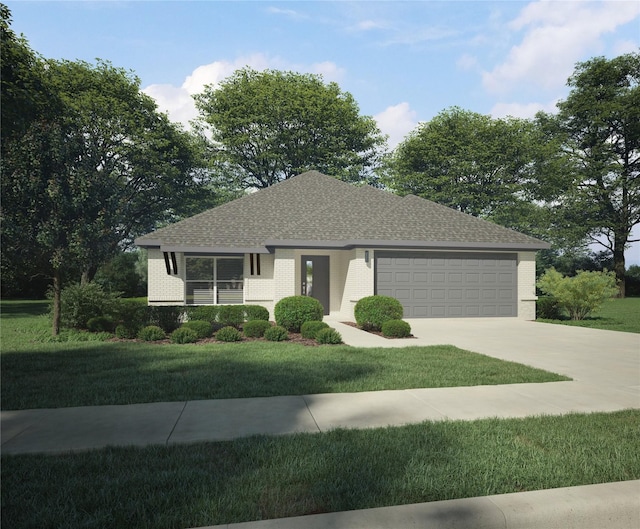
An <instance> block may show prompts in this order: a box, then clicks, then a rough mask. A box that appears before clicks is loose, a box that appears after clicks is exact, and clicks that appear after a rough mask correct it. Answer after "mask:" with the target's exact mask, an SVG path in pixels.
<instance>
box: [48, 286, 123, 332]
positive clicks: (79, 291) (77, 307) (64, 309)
mask: <svg viewBox="0 0 640 529" xmlns="http://www.w3.org/2000/svg"><path fill="white" fill-rule="evenodd" d="M118 297H119V295H118V294H117V293H111V292H106V291H105V290H104V289H103V288H102V287H101V286H100V285H98V284H97V283H93V282H89V283H85V284H84V285H81V284H79V283H75V284H73V285H69V286H68V287H65V288H63V289H62V292H61V294H60V323H61V325H62V326H63V327H70V328H72V329H86V328H87V322H88V321H89V320H90V319H91V318H96V317H98V316H105V315H106V316H109V315H111V313H112V312H113V309H114V308H115V306H116V299H117V298H118Z"/></svg>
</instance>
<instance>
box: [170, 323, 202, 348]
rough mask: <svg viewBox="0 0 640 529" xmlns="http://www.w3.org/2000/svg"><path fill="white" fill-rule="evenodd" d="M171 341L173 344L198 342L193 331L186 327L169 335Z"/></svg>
mask: <svg viewBox="0 0 640 529" xmlns="http://www.w3.org/2000/svg"><path fill="white" fill-rule="evenodd" d="M171 341H172V342H173V343H179V344H182V343H193V342H197V341H198V335H197V334H196V331H194V330H193V329H189V328H188V327H180V328H179V329H176V330H175V331H173V332H172V333H171Z"/></svg>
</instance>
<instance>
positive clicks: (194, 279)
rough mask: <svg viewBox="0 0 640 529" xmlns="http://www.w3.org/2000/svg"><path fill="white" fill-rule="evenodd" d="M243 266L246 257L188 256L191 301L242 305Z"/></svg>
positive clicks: (192, 302)
mask: <svg viewBox="0 0 640 529" xmlns="http://www.w3.org/2000/svg"><path fill="white" fill-rule="evenodd" d="M243 268H244V259H243V258H242V257H187V258H186V274H187V275H186V278H187V279H186V282H187V304H188V305H228V304H241V303H242V302H243V294H242V287H243V276H242V273H243Z"/></svg>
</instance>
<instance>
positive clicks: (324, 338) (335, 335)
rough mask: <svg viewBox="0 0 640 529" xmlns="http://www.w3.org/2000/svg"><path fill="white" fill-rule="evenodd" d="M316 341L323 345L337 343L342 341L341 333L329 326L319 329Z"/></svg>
mask: <svg viewBox="0 0 640 529" xmlns="http://www.w3.org/2000/svg"><path fill="white" fill-rule="evenodd" d="M316 342H318V343H319V344H323V345H337V344H340V343H342V335H341V334H340V333H339V332H338V331H336V330H335V329H332V328H331V327H329V328H327V329H321V330H319V331H318V334H317V335H316Z"/></svg>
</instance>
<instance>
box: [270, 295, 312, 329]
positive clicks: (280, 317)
mask: <svg viewBox="0 0 640 529" xmlns="http://www.w3.org/2000/svg"><path fill="white" fill-rule="evenodd" d="M273 312H274V316H275V318H276V323H277V324H278V325H280V326H281V327H284V328H285V329H287V330H288V331H290V332H300V327H302V324H303V323H305V322H307V321H322V316H323V314H324V308H323V307H322V303H320V301H318V300H317V299H316V298H312V297H309V296H290V297H287V298H282V299H281V300H280V301H278V303H276V306H275V308H274V311H273Z"/></svg>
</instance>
